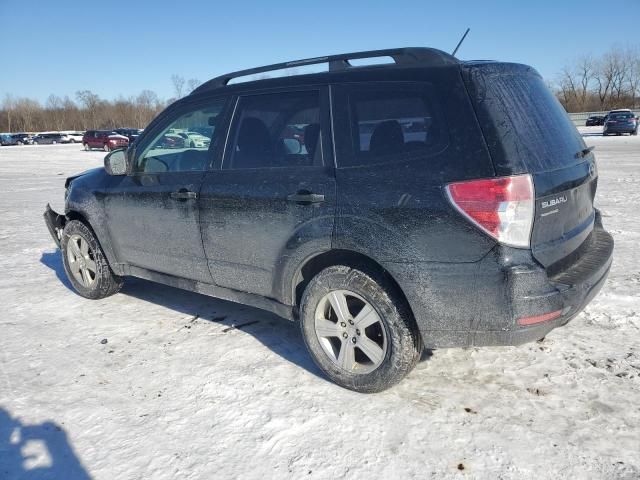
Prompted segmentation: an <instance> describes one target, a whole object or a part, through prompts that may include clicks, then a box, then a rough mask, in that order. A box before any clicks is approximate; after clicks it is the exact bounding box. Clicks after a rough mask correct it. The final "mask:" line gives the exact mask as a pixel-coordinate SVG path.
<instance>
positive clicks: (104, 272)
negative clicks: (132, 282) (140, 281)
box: [60, 220, 123, 300]
mask: <svg viewBox="0 0 640 480" xmlns="http://www.w3.org/2000/svg"><path fill="white" fill-rule="evenodd" d="M60 244H61V250H62V262H63V264H64V271H65V272H66V274H67V278H68V279H69V281H70V282H71V285H73V288H74V289H75V290H76V292H78V294H79V295H80V296H82V297H84V298H89V299H92V300H97V299H101V298H106V297H109V296H111V295H113V294H114V293H117V292H118V291H119V290H120V288H122V283H123V281H122V278H121V277H119V276H117V275H116V274H114V273H113V271H112V270H111V267H110V266H109V262H107V259H106V257H105V256H104V252H103V251H102V248H101V247H100V244H99V243H98V240H97V239H96V237H95V235H94V234H93V232H92V231H91V229H90V228H89V227H87V226H86V225H85V224H84V223H82V222H81V221H79V220H71V221H70V222H68V223H67V224H66V225H65V227H64V230H63V232H62V239H61V242H60Z"/></svg>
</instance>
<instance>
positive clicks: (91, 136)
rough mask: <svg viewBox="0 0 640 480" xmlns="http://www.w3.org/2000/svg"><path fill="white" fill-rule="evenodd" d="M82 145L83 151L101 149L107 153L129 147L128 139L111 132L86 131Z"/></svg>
mask: <svg viewBox="0 0 640 480" xmlns="http://www.w3.org/2000/svg"><path fill="white" fill-rule="evenodd" d="M82 145H83V146H84V149H85V150H91V149H92V148H101V149H102V150H104V151H105V152H109V151H111V150H115V149H116V148H126V147H127V146H128V145H129V139H128V138H127V137H125V136H124V135H120V134H118V133H116V132H114V131H113V130H87V131H86V132H85V134H84V136H83V137H82Z"/></svg>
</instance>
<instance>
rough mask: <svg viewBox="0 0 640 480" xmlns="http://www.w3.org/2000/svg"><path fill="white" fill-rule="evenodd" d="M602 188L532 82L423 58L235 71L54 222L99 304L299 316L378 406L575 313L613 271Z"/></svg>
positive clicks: (558, 110) (585, 153) (74, 186)
mask: <svg viewBox="0 0 640 480" xmlns="http://www.w3.org/2000/svg"><path fill="white" fill-rule="evenodd" d="M380 57H390V58H391V59H392V60H393V61H392V62H391V63H382V64H379V65H375V64H374V65H371V64H369V65H366V66H355V65H354V64H353V63H356V62H352V61H353V60H356V59H363V58H368V59H369V60H368V62H371V61H373V62H375V61H376V59H379V58H380ZM361 62H362V60H360V62H358V63H361ZM319 63H326V64H328V67H329V68H328V71H326V72H322V73H315V74H304V75H293V76H287V77H284V78H269V79H262V80H257V81H248V82H244V83H242V82H238V80H241V79H242V77H246V76H249V75H254V74H259V73H263V72H267V71H272V70H278V69H286V68H290V67H299V66H301V65H310V64H319ZM230 80H235V82H230ZM550 125H551V126H552V127H553V128H549V126H550ZM201 132H205V133H206V141H198V142H196V143H187V142H185V141H184V136H185V135H186V136H193V139H194V140H200V139H199V136H204V135H203V133H201ZM597 178H598V176H597V168H596V163H595V158H594V155H593V153H592V151H591V149H589V148H587V147H586V146H585V144H584V142H583V140H582V137H581V136H580V135H579V134H578V132H577V131H576V128H575V127H574V125H573V123H572V122H571V120H569V118H568V116H567V114H566V113H565V111H564V110H563V108H562V107H561V105H560V104H559V103H558V101H557V100H556V99H555V98H554V96H553V95H552V94H551V93H550V92H549V90H548V89H547V88H546V86H545V83H544V81H543V79H542V78H541V77H540V75H539V74H538V73H537V72H536V71H535V70H534V69H533V68H531V67H528V66H525V65H520V64H512V63H502V62H494V61H460V60H458V59H456V58H454V57H452V56H451V55H448V54H446V53H444V52H441V51H438V50H434V49H429V48H403V49H394V50H380V51H371V52H360V53H352V54H344V55H335V56H328V57H321V58H313V59H309V60H301V61H294V62H287V63H282V64H277V65H271V66H268V67H260V68H255V69H250V70H244V71H240V72H236V73H232V74H227V75H223V76H221V77H218V78H215V79H213V80H211V81H209V82H207V83H205V84H203V85H201V86H200V87H198V88H197V89H196V90H195V91H194V92H193V93H192V94H191V95H189V96H187V97H186V98H183V99H181V100H179V101H177V102H176V103H174V104H173V105H171V106H170V107H168V108H167V109H166V110H165V111H164V112H163V113H161V114H160V115H159V116H158V117H157V118H156V119H155V120H154V121H153V122H152V123H151V124H150V125H149V126H148V127H147V128H146V129H145V130H144V133H143V134H142V135H141V136H140V138H138V140H137V141H136V142H135V143H134V144H133V145H132V146H131V147H130V148H129V149H128V150H126V151H125V150H118V151H114V152H111V153H110V154H109V155H107V156H106V157H105V165H104V168H99V169H95V170H91V171H88V172H85V173H83V174H80V175H78V176H75V177H71V178H69V179H68V180H67V182H66V189H67V191H66V206H65V212H64V214H57V213H55V212H53V211H52V210H51V209H50V208H49V206H47V210H46V213H45V219H46V222H47V225H48V226H49V230H50V231H51V233H52V236H53V238H54V240H55V241H56V243H57V244H58V245H59V246H60V247H61V250H62V257H63V261H64V268H65V270H66V273H67V275H68V277H69V280H70V282H71V283H72V284H73V286H74V288H75V289H76V290H77V291H78V293H79V294H80V295H82V296H84V297H86V298H92V299H99V298H104V297H106V296H108V295H112V294H114V293H116V292H117V291H118V290H119V289H120V287H121V286H122V283H123V277H126V276H135V277H142V278H145V279H150V280H153V281H157V282H160V283H165V284H169V285H173V286H176V287H180V288H184V289H188V290H193V291H196V292H200V293H203V294H207V295H211V296H215V297H219V298H223V299H227V300H231V301H235V302H241V303H245V304H249V305H253V306H256V307H259V308H263V309H267V310H270V311H272V312H275V313H276V314H278V315H280V316H282V317H285V318H287V319H291V320H298V321H299V322H300V325H301V329H302V333H303V337H304V340H305V342H306V345H307V347H308V349H309V352H310V354H311V356H312V357H313V359H314V361H315V362H316V363H317V364H318V365H319V367H320V368H321V369H322V370H323V371H324V372H325V373H326V375H327V376H328V377H329V378H330V379H332V380H333V381H335V382H336V383H338V384H340V385H342V386H344V387H347V388H350V389H353V390H357V391H361V392H375V391H380V390H382V389H384V388H387V387H389V386H390V385H393V384H394V383H396V382H398V381H399V380H400V379H402V378H403V377H404V376H405V375H406V374H407V373H409V372H410V371H411V369H412V368H413V367H414V365H415V364H416V362H417V361H418V359H419V358H420V355H421V353H422V351H423V348H430V349H432V348H442V347H468V346H475V345H516V344H520V343H523V342H528V341H532V340H537V339H540V338H542V337H544V336H545V335H546V334H547V333H548V332H549V331H550V330H552V329H553V328H555V327H558V326H561V325H565V324H566V323H567V322H568V321H569V320H571V319H572V318H573V317H575V316H576V315H577V314H578V313H579V312H580V311H581V310H582V309H583V308H584V307H585V305H586V304H587V303H588V302H589V301H590V300H591V299H592V298H593V296H594V295H595V294H596V293H597V292H598V291H599V289H600V288H601V287H602V285H603V283H604V281H605V278H606V276H607V273H608V271H609V268H610V265H611V261H612V253H613V240H612V238H611V236H610V235H609V234H608V233H607V232H606V231H605V230H604V229H603V227H602V222H601V218H600V214H599V212H598V210H596V209H595V208H594V206H593V201H594V196H595V192H596V184H597Z"/></svg>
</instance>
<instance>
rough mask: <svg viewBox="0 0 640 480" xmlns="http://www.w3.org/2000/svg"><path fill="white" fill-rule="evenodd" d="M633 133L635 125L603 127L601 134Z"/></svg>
mask: <svg viewBox="0 0 640 480" xmlns="http://www.w3.org/2000/svg"><path fill="white" fill-rule="evenodd" d="M635 131H636V126H635V125H616V126H607V127H605V128H604V130H603V133H633V132H635Z"/></svg>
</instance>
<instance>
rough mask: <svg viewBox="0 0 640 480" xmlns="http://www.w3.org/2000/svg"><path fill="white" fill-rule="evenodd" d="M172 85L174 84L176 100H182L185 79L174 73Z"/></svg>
mask: <svg viewBox="0 0 640 480" xmlns="http://www.w3.org/2000/svg"><path fill="white" fill-rule="evenodd" d="M171 83H172V84H173V91H174V92H175V94H176V98H182V97H183V95H182V94H183V90H184V77H181V76H180V75H177V74H175V73H174V74H173V75H171Z"/></svg>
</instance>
